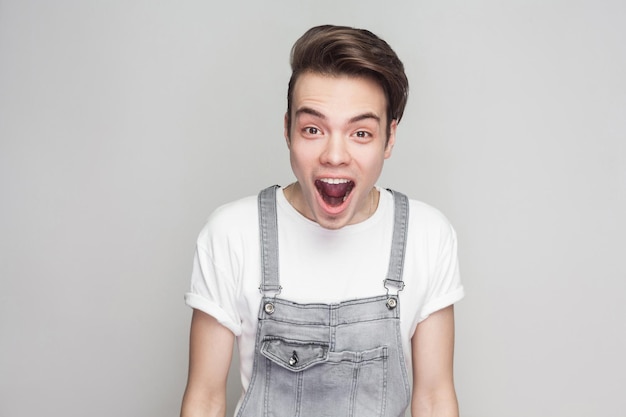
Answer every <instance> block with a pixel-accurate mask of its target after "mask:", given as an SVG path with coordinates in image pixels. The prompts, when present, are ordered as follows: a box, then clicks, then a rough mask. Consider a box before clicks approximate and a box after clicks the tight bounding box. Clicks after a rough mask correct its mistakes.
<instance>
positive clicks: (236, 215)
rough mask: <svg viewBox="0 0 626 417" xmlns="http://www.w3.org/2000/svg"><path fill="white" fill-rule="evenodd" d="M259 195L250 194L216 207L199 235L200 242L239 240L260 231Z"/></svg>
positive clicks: (202, 243) (204, 243)
mask: <svg viewBox="0 0 626 417" xmlns="http://www.w3.org/2000/svg"><path fill="white" fill-rule="evenodd" d="M258 224H259V221H258V206H257V196H248V197H244V198H242V199H239V200H236V201H233V202H230V203H227V204H224V205H222V206H220V207H218V208H216V209H215V210H214V211H213V212H212V213H211V215H210V216H209V218H208V219H207V221H206V224H205V225H204V227H203V228H202V231H201V232H200V235H199V236H198V244H199V245H201V246H205V245H209V244H210V243H211V242H215V241H216V240H217V241H223V240H237V239H239V238H241V237H243V236H245V235H249V234H250V233H254V234H255V235H256V234H257V233H258Z"/></svg>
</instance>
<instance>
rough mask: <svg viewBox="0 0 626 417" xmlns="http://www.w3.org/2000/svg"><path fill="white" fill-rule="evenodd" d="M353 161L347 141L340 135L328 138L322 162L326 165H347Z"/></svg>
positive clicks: (321, 158)
mask: <svg viewBox="0 0 626 417" xmlns="http://www.w3.org/2000/svg"><path fill="white" fill-rule="evenodd" d="M351 159H352V157H351V155H350V151H349V149H348V143H347V140H346V139H345V138H343V137H341V136H340V135H331V136H328V139H327V140H326V144H325V146H324V150H323V152H322V154H321V155H320V161H321V163H322V164H324V165H345V164H348V163H350V160H351Z"/></svg>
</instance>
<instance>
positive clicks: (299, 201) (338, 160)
mask: <svg viewBox="0 0 626 417" xmlns="http://www.w3.org/2000/svg"><path fill="white" fill-rule="evenodd" d="M386 104H387V101H386V98H385V94H384V92H383V90H382V88H381V87H380V86H379V85H378V84H377V83H376V82H374V81H372V80H370V79H369V78H362V77H351V76H336V77H335V76H325V75H320V74H314V73H304V74H302V75H300V77H299V78H298V80H297V81H296V84H295V86H294V90H293V99H292V108H291V112H292V114H291V129H290V131H287V129H288V128H287V123H286V122H285V138H286V139H287V145H288V147H289V154H290V159H291V167H292V169H293V172H294V174H295V176H296V179H297V182H296V184H294V185H293V186H292V187H289V189H288V190H287V191H286V195H287V198H288V200H289V201H290V202H291V204H292V205H293V206H294V207H295V208H296V210H298V211H299V212H300V213H302V214H303V215H304V216H305V217H307V218H309V219H311V220H313V221H315V222H317V223H319V224H320V225H321V226H322V227H325V228H328V229H339V228H341V227H343V226H345V225H349V224H354V223H359V222H362V221H363V220H365V219H367V218H368V217H370V216H371V215H372V214H373V212H374V211H375V209H376V206H377V204H378V193H377V191H376V190H375V189H374V185H375V184H376V181H377V180H378V177H379V176H380V173H381V171H382V168H383V163H384V160H385V159H387V158H389V157H390V156H391V149H392V148H393V144H394V143H395V133H396V121H395V120H394V121H392V123H391V129H390V134H389V139H388V140H387V134H386V131H387V129H386V126H387V125H386V123H387V121H386ZM285 121H286V118H285Z"/></svg>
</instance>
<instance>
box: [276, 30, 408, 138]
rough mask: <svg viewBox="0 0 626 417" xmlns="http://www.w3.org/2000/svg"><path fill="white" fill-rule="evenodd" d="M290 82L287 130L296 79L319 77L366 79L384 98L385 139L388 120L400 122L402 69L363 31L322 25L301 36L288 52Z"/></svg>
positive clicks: (403, 90) (385, 47) (377, 40)
mask: <svg viewBox="0 0 626 417" xmlns="http://www.w3.org/2000/svg"><path fill="white" fill-rule="evenodd" d="M291 71H292V73H291V79H290V80H289V88H288V91H287V128H288V129H291V103H292V99H293V89H294V87H295V84H296V81H297V80H298V77H299V76H300V75H301V74H303V73H306V72H312V73H316V74H321V75H329V76H338V75H350V76H355V77H368V78H371V79H373V80H374V81H375V82H377V83H378V84H379V85H380V86H381V87H382V89H383V91H384V93H385V97H386V98H387V137H389V129H390V126H391V122H392V120H396V121H397V122H400V119H401V118H402V114H403V113H404V107H405V106H406V102H407V99H408V95H409V81H408V79H407V77H406V74H405V73H404V65H403V64H402V61H400V59H399V58H398V56H397V55H396V53H395V52H394V51H393V50H392V49H391V47H390V46H389V44H387V42H385V41H384V40H382V39H381V38H379V37H378V36H376V35H375V34H373V33H372V32H370V31H368V30H365V29H355V28H351V27H347V26H332V25H322V26H316V27H313V28H311V29H309V30H308V31H306V32H305V33H304V35H302V36H301V37H300V39H298V40H297V41H296V43H295V44H294V45H293V48H292V49H291Z"/></svg>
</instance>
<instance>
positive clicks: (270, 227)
mask: <svg viewBox="0 0 626 417" xmlns="http://www.w3.org/2000/svg"><path fill="white" fill-rule="evenodd" d="M277 189H278V185H273V186H271V187H268V188H266V189H264V190H262V191H261V192H260V193H259V197H258V205H259V237H260V241H261V242H260V243H261V286H260V287H259V289H260V290H261V293H263V294H265V293H266V292H274V293H275V294H276V295H277V294H279V293H280V291H281V289H282V287H281V286H280V277H279V268H278V220H277V218H278V216H277V210H276V190H277ZM389 191H390V192H391V194H392V195H393V198H394V225H393V237H392V240H391V256H390V258H389V269H388V271H387V278H386V279H385V280H384V285H385V288H387V291H389V290H390V289H392V288H393V289H395V291H396V294H397V293H398V292H400V291H402V290H403V289H404V282H403V281H402V271H403V267H404V255H405V252H406V237H407V230H408V226H409V200H408V198H407V196H405V195H404V194H402V193H399V192H397V191H393V190H389Z"/></svg>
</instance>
